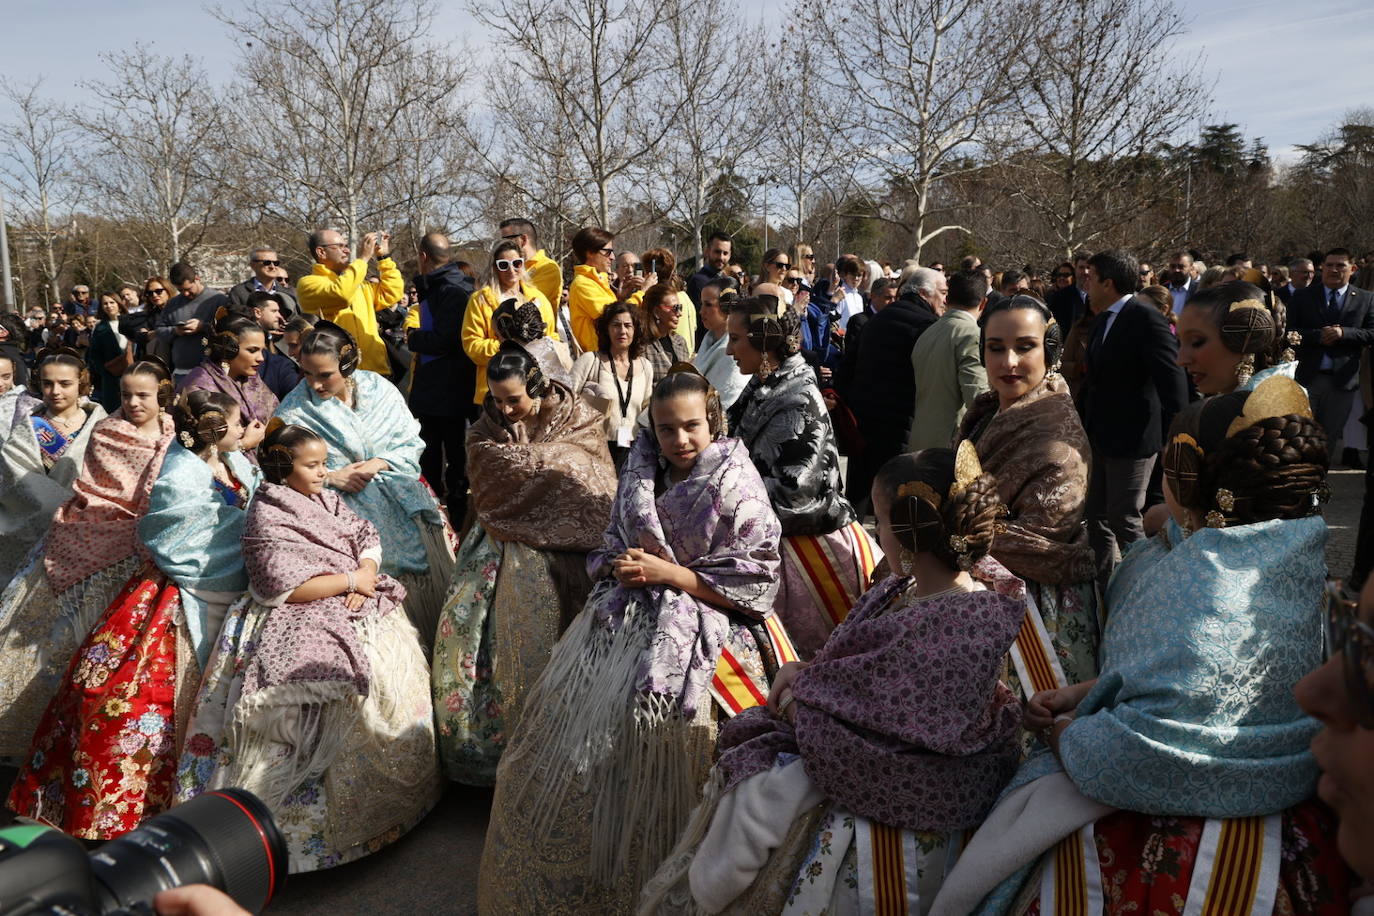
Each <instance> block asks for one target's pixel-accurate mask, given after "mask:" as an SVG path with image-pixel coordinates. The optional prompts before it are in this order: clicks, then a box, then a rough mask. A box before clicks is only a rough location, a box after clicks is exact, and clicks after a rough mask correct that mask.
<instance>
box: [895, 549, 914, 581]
mask: <svg viewBox="0 0 1374 916" xmlns="http://www.w3.org/2000/svg"><path fill="white" fill-rule="evenodd" d="M915 565H916V554H915V552H914V551H912V549H911V548H910V547H903V548H902V552H901V553H900V554H898V555H897V573H898V575H902V576H909V575H911V568H912V567H913V566H915Z"/></svg>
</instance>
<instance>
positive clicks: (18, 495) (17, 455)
mask: <svg viewBox="0 0 1374 916" xmlns="http://www.w3.org/2000/svg"><path fill="white" fill-rule="evenodd" d="M81 407H82V410H84V411H86V422H85V423H84V424H82V426H81V429H80V430H78V431H77V432H76V433H74V434H73V435H72V436H71V438H70V440H69V444H68V445H67V447H66V449H65V451H64V452H63V453H62V456H61V457H60V458H58V459H57V461H56V462H54V463H53V465H52V467H51V468H49V467H48V465H47V463H46V462H45V461H44V459H43V453H42V449H41V448H39V445H38V439H37V438H36V437H35V435H34V431H33V426H32V418H33V416H34V415H35V414H36V413H38V412H39V411H41V410H42V409H43V402H42V401H39V400H37V399H35V398H31V397H28V396H27V395H21V396H20V400H19V404H18V406H17V408H16V410H15V416H14V424H13V426H12V427H11V429H10V434H9V436H7V437H6V438H5V441H4V443H3V444H0V582H3V581H7V580H8V579H9V578H10V577H11V576H12V575H13V574H14V573H15V572H16V571H17V570H18V569H19V566H20V565H21V564H22V562H23V560H24V557H25V555H26V554H28V552H29V551H30V549H32V547H33V545H34V544H36V543H38V541H39V540H40V539H41V538H42V537H43V535H44V534H45V533H46V532H47V530H48V526H49V525H50V524H52V520H53V516H54V515H55V514H56V512H57V509H58V507H59V506H61V505H62V504H63V503H64V502H66V501H67V498H68V497H69V496H71V494H72V484H73V483H75V482H76V477H77V475H78V474H80V473H81V464H82V462H83V461H84V460H85V457H86V447H87V446H88V445H89V444H90V441H91V430H92V429H93V428H94V427H95V425H96V423H97V422H98V421H100V420H103V419H105V408H103V407H101V406H100V405H99V404H96V403H95V402H93V401H88V402H87V403H85V404H82V405H81Z"/></svg>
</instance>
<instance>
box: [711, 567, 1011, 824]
mask: <svg viewBox="0 0 1374 916" xmlns="http://www.w3.org/2000/svg"><path fill="white" fill-rule="evenodd" d="M913 584H914V583H913V581H912V580H911V579H907V578H898V577H895V576H892V577H889V578H887V579H886V580H884V581H883V582H882V583H880V584H879V585H878V586H876V587H875V588H873V589H871V590H870V591H869V592H867V593H866V594H865V595H864V596H863V597H862V598H861V599H859V603H858V604H857V605H855V607H854V610H853V611H852V612H851V613H850V615H849V617H848V618H846V619H845V621H844V622H843V623H841V624H840V625H839V626H838V627H837V628H836V629H835V632H834V633H832V634H831V636H830V639H829V640H828V641H827V642H826V644H825V647H824V648H823V649H821V651H820V653H819V654H818V655H817V656H816V658H815V660H814V661H813V662H812V663H811V664H810V665H809V666H808V667H807V668H805V669H803V670H802V671H801V672H799V673H798V674H797V677H796V680H795V681H793V685H792V691H793V696H794V697H795V698H796V710H797V713H796V724H795V727H794V726H792V725H789V724H788V723H786V722H785V721H782V720H780V719H778V718H776V717H774V716H773V715H772V714H771V713H769V712H768V710H767V708H766V707H757V708H755V709H752V710H749V711H747V712H746V713H743V714H741V715H739V716H736V717H735V718H734V719H732V720H730V722H728V723H727V724H726V725H725V726H724V727H723V728H722V730H721V736H720V743H719V746H720V747H721V748H722V754H721V760H720V766H721V768H722V770H723V771H724V772H725V773H726V775H727V779H728V783H727V784H728V785H729V786H733V785H735V784H737V783H738V782H739V781H740V780H741V779H744V778H746V777H748V776H750V775H753V774H754V773H757V772H760V771H762V770H765V769H767V768H769V767H771V766H772V765H773V761H774V760H775V759H776V757H777V755H778V754H779V753H788V752H790V753H799V754H800V755H801V757H802V759H803V762H804V763H805V766H806V772H807V775H808V776H810V777H811V780H812V782H814V783H815V784H816V786H817V788H819V789H820V790H821V791H822V792H824V793H825V794H826V796H827V797H829V798H831V799H833V800H835V801H837V802H839V803H840V804H841V805H843V806H844V807H845V808H847V809H848V810H850V811H853V812H854V813H856V814H860V815H863V816H864V817H868V818H871V819H873V820H876V821H878V822H880V823H883V824H887V825H889V826H894V827H903V828H906V829H910V830H929V831H949V830H963V829H967V828H969V827H974V826H977V825H978V823H979V822H980V821H981V820H982V818H983V816H984V815H985V814H986V813H987V811H988V809H989V808H991V807H992V804H993V802H994V801H995V800H996V799H997V795H998V793H999V792H1000V791H1001V789H1002V787H1003V785H1005V783H1006V781H1007V780H1008V779H1009V778H1010V777H1011V775H1012V773H1013V772H1015V770H1016V762H1017V758H1018V756H1019V753H1020V749H1019V746H1018V745H1017V742H1016V738H1017V734H1018V732H1019V728H1020V720H1021V713H1020V705H1019V704H1018V703H1017V701H1016V698H1015V697H1013V696H1012V695H1011V692H1010V691H1009V690H1008V689H1007V687H1006V686H1005V685H1003V684H1002V683H1000V681H999V680H998V677H999V675H1000V673H1001V669H1002V662H1003V657H1004V656H1005V655H1006V653H1007V651H1008V649H1009V648H1010V646H1011V643H1012V640H1013V639H1015V638H1016V633H1017V631H1018V629H1019V628H1020V624H1021V618H1022V616H1023V615H1024V613H1025V604H1024V602H1023V601H1019V600H1017V599H1015V598H1012V597H1009V596H1006V595H1002V594H998V593H997V592H994V591H976V592H965V593H960V594H950V595H942V596H938V597H932V598H929V599H915V598H911V597H909V595H908V590H909V589H910V588H911V587H912V585H913Z"/></svg>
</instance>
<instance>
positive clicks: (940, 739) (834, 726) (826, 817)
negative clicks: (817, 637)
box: [641, 445, 1025, 914]
mask: <svg viewBox="0 0 1374 916" xmlns="http://www.w3.org/2000/svg"><path fill="white" fill-rule="evenodd" d="M969 459H971V460H969ZM959 465H960V473H959V474H958V475H957V476H956V473H955V460H954V454H953V453H952V452H951V451H949V450H948V449H927V450H926V451H923V452H920V453H917V454H907V455H899V456H898V457H896V458H894V459H892V460H891V461H889V462H888V463H887V464H886V465H884V466H883V468H882V470H881V471H880V472H879V474H878V476H877V479H876V480H875V482H874V484H873V505H874V509H875V513H876V515H877V518H878V531H879V539H880V541H881V544H882V547H883V551H884V553H885V554H886V555H887V556H888V557H890V558H892V560H893V561H894V565H895V566H896V568H897V569H898V571H899V572H898V574H896V575H893V576H891V577H889V578H888V579H886V580H885V581H884V582H882V583H880V584H879V585H877V586H875V587H874V588H873V589H871V590H870V591H868V592H867V593H866V594H865V595H864V596H863V597H862V598H861V599H859V602H858V604H857V605H855V607H854V610H853V612H852V613H851V614H850V615H849V617H848V618H847V619H846V620H845V621H844V622H843V623H841V624H840V625H839V626H838V627H836V629H835V631H834V632H833V633H832V634H831V635H830V638H829V639H828V640H827V642H826V644H825V645H824V646H823V647H822V648H821V650H820V652H819V653H818V654H817V655H816V657H815V658H814V659H813V660H812V661H811V662H809V663H799V662H793V663H789V664H788V665H785V666H783V668H782V670H780V671H779V672H778V676H777V677H776V678H775V679H774V682H773V687H772V691H771V693H770V694H769V697H768V705H767V707H756V708H754V709H750V710H746V711H745V712H743V713H741V714H740V715H738V716H736V717H735V718H734V719H732V720H730V722H728V723H727V724H726V725H725V726H724V727H723V728H722V729H721V733H720V737H719V740H718V742H717V748H718V750H719V751H720V752H721V753H720V760H719V762H718V763H717V765H716V767H715V769H714V771H713V774H712V779H711V781H710V782H709V783H708V785H707V788H706V794H705V801H704V803H703V804H702V805H701V807H700V808H698V809H697V811H696V813H695V814H694V815H693V818H692V821H691V823H690V824H689V825H688V827H687V830H686V831H685V833H684V834H683V836H682V838H681V840H680V841H679V844H678V848H677V849H676V850H675V851H674V853H673V855H672V856H670V857H669V858H668V860H667V861H666V863H665V864H664V866H663V868H662V869H661V870H660V871H659V873H658V875H656V876H655V878H654V880H653V881H652V882H651V883H650V884H649V885H648V886H647V887H646V889H645V892H644V896H643V897H642V899H641V912H656V913H673V912H706V913H718V912H731V913H749V914H756V913H757V914H762V913H779V912H783V911H786V912H808V913H815V912H865V913H869V912H885V911H887V907H886V906H885V904H886V903H889V902H895V903H902V904H903V905H904V906H903V908H902V909H901V911H902V912H910V913H913V914H914V913H922V912H924V911H925V908H926V907H928V906H929V904H930V902H931V901H933V900H934V897H935V892H936V890H938V888H939V882H940V878H941V876H942V875H943V874H944V872H945V867H946V863H952V862H953V859H954V857H955V856H957V854H958V845H959V844H958V837H959V835H960V834H961V833H962V832H963V831H965V830H967V829H970V828H972V827H975V826H977V825H978V824H979V823H980V822H981V821H982V818H983V816H984V815H985V814H986V813H987V811H988V809H989V808H990V807H991V806H992V804H993V802H994V801H995V800H996V798H997V795H998V793H999V792H1000V791H1001V789H1002V787H1003V786H1004V785H1005V783H1006V782H1007V780H1008V779H1009V778H1010V777H1011V775H1012V773H1013V772H1014V771H1015V768H1016V763H1017V759H1018V756H1019V750H1018V745H1017V743H1016V738H1017V732H1018V724H1019V715H1020V713H1019V705H1018V703H1017V701H1016V699H1015V697H1014V696H1013V695H1012V694H1011V692H1010V690H1009V689H1008V688H1007V686H1006V685H1005V684H1003V683H1001V681H1000V680H999V676H1000V673H1001V670H1002V665H1003V658H1004V656H1005V655H1006V653H1007V651H1008V649H1009V648H1010V646H1011V643H1012V640H1013V639H1014V638H1015V637H1016V634H1017V631H1018V629H1019V627H1020V623H1021V619H1022V616H1023V615H1024V613H1025V604H1024V600H1023V598H1018V597H1016V595H1014V594H1004V593H1003V592H1004V591H1014V590H1013V589H1004V588H1003V587H1002V583H1001V580H1003V579H1007V578H1010V574H1009V573H1007V572H1006V571H1005V570H1004V569H1002V568H1001V567H1000V566H998V565H997V564H996V561H994V560H992V559H991V558H990V557H987V556H986V554H987V551H988V547H989V546H990V544H991V543H992V537H993V533H994V530H995V526H996V524H997V518H998V516H999V514H1000V513H1001V512H1002V511H1004V510H1003V507H1002V504H1001V501H1000V500H999V499H998V497H997V490H996V486H997V483H996V480H994V479H993V478H992V477H991V475H987V474H983V473H982V472H981V469H980V468H978V467H977V458H976V455H975V454H973V449H972V446H971V445H968V446H966V450H965V451H961V454H960V461H959ZM970 572H972V575H971V574H970ZM978 580H991V581H993V582H994V583H995V585H994V588H993V589H992V590H985V589H984V587H983V586H982V585H981V584H980V583H979V581H978ZM893 853H896V854H893ZM894 863H895V867H894ZM894 911H895V910H894Z"/></svg>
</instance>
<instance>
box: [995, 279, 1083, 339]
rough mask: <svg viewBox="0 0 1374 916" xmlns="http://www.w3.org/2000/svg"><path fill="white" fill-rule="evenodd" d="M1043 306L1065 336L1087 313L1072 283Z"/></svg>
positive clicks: (1059, 290) (1051, 294) (1050, 297)
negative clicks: (1046, 307)
mask: <svg viewBox="0 0 1374 916" xmlns="http://www.w3.org/2000/svg"><path fill="white" fill-rule="evenodd" d="M991 304H992V300H991V299H989V300H988V305H991ZM1045 304H1046V305H1048V306H1049V307H1050V314H1052V315H1053V316H1054V320H1055V321H1057V322H1059V327H1060V328H1061V329H1063V330H1064V333H1065V334H1068V333H1069V332H1068V330H1067V329H1068V328H1071V327H1073V325H1074V322H1075V321H1077V320H1078V319H1079V318H1082V317H1083V316H1084V315H1086V314H1087V313H1088V303H1087V300H1085V299H1084V298H1083V294H1082V293H1080V292H1079V291H1078V286H1077V285H1076V284H1073V283H1070V284H1069V285H1068V286H1066V287H1064V288H1063V289H1057V290H1055V291H1054V292H1052V293H1050V295H1049V298H1048V299H1046V300H1045ZM985 308H986V306H985Z"/></svg>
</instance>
